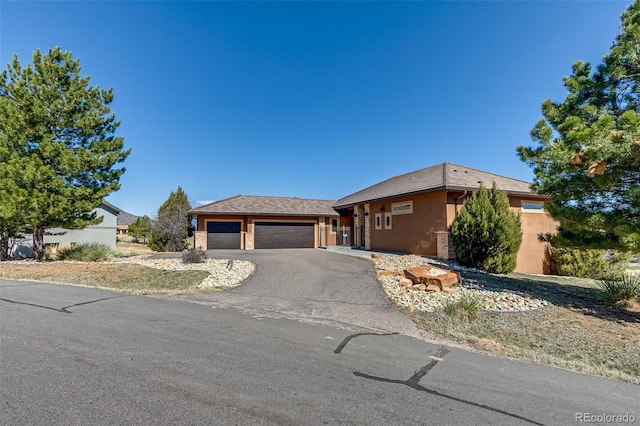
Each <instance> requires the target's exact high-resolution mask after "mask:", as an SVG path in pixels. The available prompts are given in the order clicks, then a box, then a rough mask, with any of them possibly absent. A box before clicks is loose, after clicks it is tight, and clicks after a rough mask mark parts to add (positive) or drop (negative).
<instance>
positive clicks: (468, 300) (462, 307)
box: [444, 292, 484, 322]
mask: <svg viewBox="0 0 640 426" xmlns="http://www.w3.org/2000/svg"><path fill="white" fill-rule="evenodd" d="M483 311H484V300H483V298H482V296H480V295H477V294H473V293H470V292H466V293H464V294H463V295H462V297H460V299H458V300H447V301H446V302H445V304H444V313H445V314H447V315H448V316H450V317H453V318H459V319H461V320H462V321H467V322H471V321H473V320H474V319H476V318H477V317H478V316H479V315H481V314H482V312H483Z"/></svg>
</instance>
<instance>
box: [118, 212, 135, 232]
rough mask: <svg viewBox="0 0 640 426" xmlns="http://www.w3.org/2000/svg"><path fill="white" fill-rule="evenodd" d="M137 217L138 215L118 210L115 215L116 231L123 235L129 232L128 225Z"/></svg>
mask: <svg viewBox="0 0 640 426" xmlns="http://www.w3.org/2000/svg"><path fill="white" fill-rule="evenodd" d="M136 219H138V216H136V215H133V214H131V213H127V212H125V211H120V213H119V214H118V217H117V233H118V235H124V234H128V233H129V226H130V225H131V224H132V223H133V222H135V221H136Z"/></svg>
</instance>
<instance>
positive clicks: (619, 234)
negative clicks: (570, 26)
mask: <svg viewBox="0 0 640 426" xmlns="http://www.w3.org/2000/svg"><path fill="white" fill-rule="evenodd" d="M639 55H640V1H635V2H634V3H632V4H631V5H629V7H628V8H627V10H626V11H625V12H624V13H623V14H622V26H621V30H620V32H619V34H618V36H617V37H616V40H615V42H614V44H613V46H612V47H611V49H610V51H609V53H608V54H607V55H606V56H604V58H603V61H602V63H601V64H600V65H598V66H597V67H596V69H595V70H593V69H592V67H591V65H590V64H589V63H587V62H575V63H574V64H573V73H572V75H571V76H569V77H565V78H564V85H565V87H566V88H567V91H568V94H567V96H566V98H565V100H564V102H562V103H554V102H552V101H551V100H546V101H545V102H544V103H543V104H542V113H543V116H544V118H543V119H541V120H540V121H539V122H538V123H537V125H536V127H535V128H534V129H533V130H532V131H531V135H532V139H533V140H534V141H536V142H537V143H538V146H537V147H535V148H531V147H524V146H520V147H518V154H519V156H520V158H521V159H522V160H523V161H524V162H526V163H527V164H528V165H529V166H531V167H532V168H533V171H534V174H535V182H534V188H535V190H536V191H537V192H538V193H541V194H545V195H549V196H551V197H552V202H551V203H548V211H549V213H550V214H551V215H552V216H553V217H554V218H555V219H556V220H558V221H559V222H560V225H561V227H560V232H559V234H558V235H557V236H553V237H552V236H549V239H550V241H551V242H552V243H553V244H554V245H558V246H576V247H592V248H622V249H635V250H638V249H640V116H639V115H638V113H639V112H640V56H639Z"/></svg>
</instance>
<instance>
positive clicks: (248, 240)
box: [242, 231, 255, 250]
mask: <svg viewBox="0 0 640 426" xmlns="http://www.w3.org/2000/svg"><path fill="white" fill-rule="evenodd" d="M242 235H243V236H244V249H245V250H253V249H254V248H255V246H254V243H253V233H252V232H244V231H243V232H242Z"/></svg>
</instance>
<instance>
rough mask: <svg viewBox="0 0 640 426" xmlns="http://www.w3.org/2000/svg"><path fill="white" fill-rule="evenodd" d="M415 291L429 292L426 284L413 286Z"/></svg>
mask: <svg viewBox="0 0 640 426" xmlns="http://www.w3.org/2000/svg"><path fill="white" fill-rule="evenodd" d="M413 289H414V290H420V291H426V290H427V286H426V285H424V284H416V285H414V286H413Z"/></svg>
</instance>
